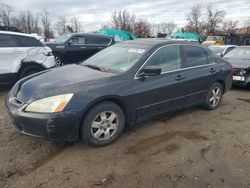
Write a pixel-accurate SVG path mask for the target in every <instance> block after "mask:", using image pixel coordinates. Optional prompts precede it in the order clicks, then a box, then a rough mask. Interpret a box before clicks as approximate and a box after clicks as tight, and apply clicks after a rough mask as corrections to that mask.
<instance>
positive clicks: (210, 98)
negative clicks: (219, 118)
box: [204, 82, 223, 110]
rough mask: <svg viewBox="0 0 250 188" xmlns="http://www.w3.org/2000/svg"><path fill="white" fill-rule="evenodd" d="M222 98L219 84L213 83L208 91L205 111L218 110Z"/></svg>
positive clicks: (221, 88) (221, 89)
mask: <svg viewBox="0 0 250 188" xmlns="http://www.w3.org/2000/svg"><path fill="white" fill-rule="evenodd" d="M222 97H223V87H222V85H221V84H220V83H218V82H216V83H214V84H213V85H212V86H211V87H210V89H209V90H208V93H207V96H206V99H205V103H204V107H205V108H206V109H207V110H215V109H216V108H218V106H219V104H220V102H221V100H222Z"/></svg>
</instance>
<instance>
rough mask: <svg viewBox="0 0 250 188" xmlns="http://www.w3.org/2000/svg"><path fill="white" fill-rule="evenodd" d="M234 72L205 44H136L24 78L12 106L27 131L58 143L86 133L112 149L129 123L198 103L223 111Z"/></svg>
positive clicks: (124, 44)
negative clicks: (112, 145) (224, 97)
mask: <svg viewBox="0 0 250 188" xmlns="http://www.w3.org/2000/svg"><path fill="white" fill-rule="evenodd" d="M231 70H232V69H231V66H230V65H229V64H228V63H227V62H226V61H224V60H222V59H221V58H218V57H217V56H215V55H214V54H213V53H212V52H210V50H207V48H205V47H203V46H201V45H193V44H190V43H189V42H185V41H174V40H154V39H136V40H132V41H126V42H121V43H117V44H115V45H113V46H111V47H108V48H106V49H104V50H103V51H101V52H99V53H97V54H96V55H94V56H92V57H91V58H89V59H88V60H86V61H85V62H83V63H82V64H80V65H68V66H64V67H61V68H59V69H54V70H48V71H46V72H43V73H41V74H39V75H36V76H35V77H32V76H30V77H27V78H24V79H23V80H22V81H20V82H18V83H16V85H15V86H14V87H13V88H12V89H11V91H10V92H9V94H8V96H7V98H6V105H7V108H8V110H9V114H10V117H11V119H12V122H13V124H14V126H15V128H16V129H17V131H19V132H21V133H23V134H27V135H31V136H35V137H40V138H45V139H49V140H54V141H76V140H77V139H78V137H79V136H80V137H81V138H82V139H83V140H84V142H85V143H87V144H91V145H94V146H104V145H107V144H110V143H112V142H113V141H115V140H116V139H117V138H118V137H119V136H120V135H121V133H122V131H123V129H124V127H125V125H132V124H135V123H137V122H141V121H145V120H147V119H151V118H152V117H154V116H156V115H159V114H162V113H166V112H169V111H173V110H179V109H182V108H186V107H189V106H193V105H201V104H202V105H204V107H205V108H207V109H208V110H214V109H216V108H217V107H218V105H219V104H220V102H221V100H222V96H223V94H224V93H225V92H226V91H228V90H229V89H230V88H231V84H232V72H231ZM65 75H67V77H65ZM27 91H29V92H27Z"/></svg>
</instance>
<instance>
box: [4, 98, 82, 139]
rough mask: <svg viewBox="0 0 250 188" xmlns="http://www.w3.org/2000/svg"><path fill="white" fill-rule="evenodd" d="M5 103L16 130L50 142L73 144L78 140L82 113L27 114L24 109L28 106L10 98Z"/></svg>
mask: <svg viewBox="0 0 250 188" xmlns="http://www.w3.org/2000/svg"><path fill="white" fill-rule="evenodd" d="M5 103H6V107H7V109H8V114H9V116H10V118H11V120H12V123H13V125H14V127H15V129H16V130H17V131H18V132H20V133H22V134H26V135H29V136H33V137H37V138H41V139H45V140H49V141H66V142H73V141H76V140H77V139H78V136H79V129H80V123H81V118H82V116H81V112H80V111H65V112H59V113H30V112H25V111H24V109H25V107H26V106H27V105H26V104H23V105H20V104H19V103H18V102H16V101H15V99H14V98H12V97H9V96H8V97H7V98H6V101H5Z"/></svg>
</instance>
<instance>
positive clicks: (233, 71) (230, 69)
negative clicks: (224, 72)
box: [228, 67, 236, 73]
mask: <svg viewBox="0 0 250 188" xmlns="http://www.w3.org/2000/svg"><path fill="white" fill-rule="evenodd" d="M228 71H229V72H231V73H235V71H236V70H235V68H233V67H229V69H228Z"/></svg>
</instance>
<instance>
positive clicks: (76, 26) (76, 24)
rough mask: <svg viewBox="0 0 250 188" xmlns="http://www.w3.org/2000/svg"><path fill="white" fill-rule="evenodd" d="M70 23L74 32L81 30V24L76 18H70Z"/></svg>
mask: <svg viewBox="0 0 250 188" xmlns="http://www.w3.org/2000/svg"><path fill="white" fill-rule="evenodd" d="M70 25H71V28H72V30H73V32H74V33H80V32H81V31H82V24H81V23H80V21H79V19H78V18H76V17H74V18H71V20H70Z"/></svg>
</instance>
